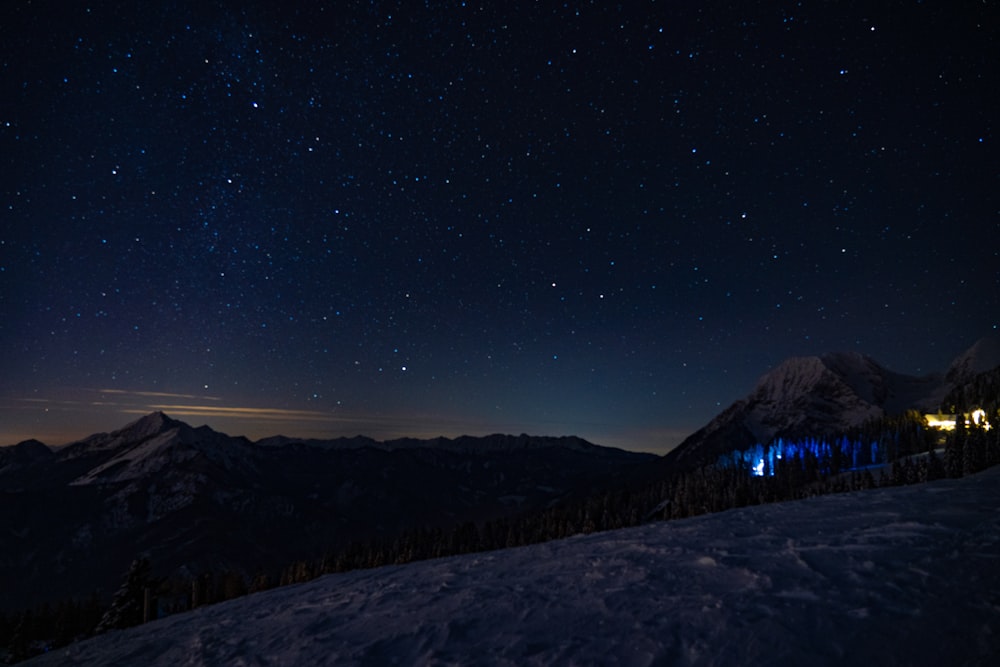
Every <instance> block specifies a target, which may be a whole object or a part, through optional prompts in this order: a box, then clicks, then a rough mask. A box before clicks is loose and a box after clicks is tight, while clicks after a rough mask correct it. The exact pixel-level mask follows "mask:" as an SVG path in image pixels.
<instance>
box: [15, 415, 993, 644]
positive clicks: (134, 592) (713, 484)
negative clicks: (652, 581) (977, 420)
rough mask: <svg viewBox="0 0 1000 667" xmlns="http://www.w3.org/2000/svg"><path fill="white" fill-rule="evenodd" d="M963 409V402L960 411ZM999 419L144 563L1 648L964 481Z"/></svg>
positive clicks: (828, 443)
mask: <svg viewBox="0 0 1000 667" xmlns="http://www.w3.org/2000/svg"><path fill="white" fill-rule="evenodd" d="M956 400H957V401H963V400H967V399H966V398H964V397H962V396H958V397H957V399H956ZM960 405H961V404H959V403H955V407H956V411H957V412H958V414H959V415H961V414H962V412H960V411H958V407H959V406H960ZM995 406H996V403H995V402H994V403H993V404H992V405H990V407H991V411H990V412H989V413H988V414H990V415H993V416H994V422H996V421H1000V420H997V419H996V418H995V417H996V415H997V411H996V407H995ZM962 407H968V403H966V404H965V405H963V406H962ZM993 426H994V428H989V429H987V428H986V424H969V425H966V424H965V420H964V419H961V418H960V419H958V420H957V422H956V428H955V430H954V431H951V432H941V431H937V430H934V429H929V428H927V427H926V423H925V421H924V419H923V417H922V415H919V414H918V413H916V412H908V413H905V414H903V415H899V416H894V417H886V418H882V419H878V420H874V421H872V422H869V423H867V424H865V425H864V426H862V427H859V428H857V429H852V430H851V431H850V432H847V433H843V434H838V435H837V436H834V437H828V438H810V439H803V440H800V441H794V440H780V441H778V440H776V441H774V442H772V443H768V445H767V446H760V445H758V446H756V447H754V448H750V449H747V450H741V451H739V452H733V453H731V454H730V455H727V456H724V457H721V458H720V460H719V461H718V462H717V463H716V464H713V465H710V466H706V467H703V468H701V469H698V470H694V471H691V472H686V473H683V474H672V475H669V476H667V477H664V478H662V479H658V480H655V481H653V482H648V483H644V484H632V485H624V486H621V487H618V488H613V489H610V490H606V491H603V492H601V493H597V494H594V495H591V496H589V497H587V498H584V499H582V500H575V501H568V502H564V503H562V504H559V505H556V506H554V507H551V508H549V509H547V510H544V511H541V512H534V513H530V514H524V515H520V516H512V517H509V518H501V519H495V520H490V521H481V522H465V523H462V524H459V525H457V526H454V527H453V528H451V529H444V528H438V527H435V528H428V527H415V528H412V529H410V530H408V531H406V532H404V533H401V534H399V535H395V536H393V537H388V538H384V539H375V540H365V541H356V542H352V543H349V544H347V545H346V546H344V547H342V548H339V549H336V550H333V551H330V552H328V553H325V554H323V555H322V556H319V557H316V558H307V559H301V560H298V561H295V562H293V563H290V564H288V565H287V566H286V567H285V568H283V569H282V570H281V571H280V572H273V573H268V572H264V571H260V572H256V573H246V572H241V571H221V572H216V573H211V572H208V573H203V574H201V575H199V576H196V577H192V578H183V577H174V578H170V579H158V578H155V577H154V576H153V575H152V571H153V566H152V564H151V563H150V562H149V560H148V559H145V558H137V559H136V560H135V561H134V562H133V563H132V566H131V567H130V568H129V571H128V572H127V573H126V575H125V577H124V580H123V583H122V587H121V588H120V589H119V591H118V592H117V593H116V594H115V596H114V599H113V600H112V601H111V604H110V606H108V605H106V603H105V604H102V602H101V601H100V600H99V599H97V596H96V595H94V596H92V597H91V598H88V599H87V600H82V601H77V600H67V601H63V602H59V603H56V604H45V605H40V606H39V607H37V608H35V609H32V610H29V611H25V612H21V613H19V614H7V615H4V614H0V647H4V646H5V647H6V652H7V655H6V660H7V662H16V661H18V660H21V659H24V658H26V657H30V656H31V655H34V654H36V653H38V652H40V651H42V650H47V649H50V648H56V647H59V646H63V645H66V644H68V643H70V642H72V641H75V640H78V639H82V638H85V637H87V636H90V635H92V634H97V633H100V632H106V631H108V630H111V629H118V628H125V627H131V626H133V625H138V624H140V623H143V622H145V621H148V620H152V619H155V618H159V617H161V616H165V615H169V614H172V613H178V612H181V611H187V610H189V609H193V608H195V607H198V606H202V605H205V604H214V603H216V602H222V601H225V600H229V599H233V598H236V597H240V596H243V595H246V594H248V593H254V592H257V591H262V590H267V589H269V588H273V587H275V586H281V585H288V584H293V583H301V582H305V581H309V580H311V579H314V578H316V577H319V576H323V575H326V574H332V573H338V572H346V571H350V570H355V569H362V568H374V567H382V566H386V565H397V564H403V563H410V562H413V561H418V560H425V559H430V558H440V557H444V556H452V555H459V554H466V553H472V552H482V551H492V550H496V549H504V548H510V547H518V546H525V545H529V544H536V543H539V542H545V541H548V540H554V539H560V538H565V537H570V536H573V535H578V534H584V533H592V532H597V531H604V530H614V529H618V528H626V527H630V526H637V525H639V524H642V523H645V522H648V521H656V520H674V519H682V518H687V517H691V516H696V515H700V514H707V513H711V512H720V511H724V510H728V509H733V508H738V507H746V506H750V505H759V504H764V503H772V502H782V501H786V500H796V499H801V498H806V497H810V496H817V495H823V494H828V493H841V492H846V491H856V490H862V489H872V488H878V487H888V486H899V485H906V484H917V483H922V482H927V481H933V480H935V479H941V478H945V477H950V478H957V477H962V476H964V475H969V474H973V473H976V472H979V471H981V470H983V469H985V468H988V467H991V466H994V465H997V464H1000V424H996V423H994V425H993ZM775 452H781V456H780V457H779V456H776V455H775ZM873 452H874V454H873ZM761 459H764V461H765V464H764V466H763V467H760V460H761ZM762 473H763V474H762Z"/></svg>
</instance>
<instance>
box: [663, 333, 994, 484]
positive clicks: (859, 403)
mask: <svg viewBox="0 0 1000 667" xmlns="http://www.w3.org/2000/svg"><path fill="white" fill-rule="evenodd" d="M997 365H1000V341H998V340H997V339H988V338H987V339H982V340H980V341H978V342H977V343H976V344H975V345H973V346H972V347H971V348H969V350H967V351H966V352H964V353H963V354H961V355H960V356H959V357H958V358H957V359H956V360H955V361H954V362H953V363H952V364H951V365H950V366H949V369H948V371H947V372H946V373H945V374H944V375H940V374H934V375H928V376H924V377H913V376H908V375H903V374H900V373H894V372H892V371H890V370H888V369H886V368H885V367H883V366H881V365H880V364H879V363H878V362H877V361H875V360H874V359H872V358H871V357H868V356H865V355H863V354H859V353H856V352H841V353H834V354H826V355H823V356H812V357H794V358H791V359H787V360H786V361H784V362H782V363H781V364H779V365H778V366H777V367H776V368H774V369H773V370H771V371H770V372H768V373H767V374H765V375H764V376H763V377H761V379H760V380H759V381H758V382H757V385H756V386H755V387H754V389H753V391H751V392H750V394H749V395H748V396H747V397H746V398H743V399H740V400H738V401H736V402H735V403H733V404H732V405H730V406H729V407H728V408H726V409H725V410H724V411H723V412H722V413H721V414H719V415H718V416H717V417H715V418H714V419H713V420H712V421H711V422H709V423H708V424H707V425H705V426H704V427H703V428H701V429H699V430H698V431H697V432H695V433H694V434H692V435H691V436H689V437H688V438H687V439H686V440H684V442H682V443H681V444H680V445H678V446H677V447H676V448H675V449H673V450H672V451H671V452H669V453H668V454H667V455H666V456H665V457H664V459H663V463H662V466H663V467H666V468H669V469H671V470H690V469H692V468H696V467H699V466H702V465H707V464H710V463H714V462H715V461H716V460H717V459H718V457H719V456H720V455H722V454H726V453H728V452H731V451H733V450H738V449H746V448H747V447H751V446H753V445H755V444H757V443H761V444H767V443H769V442H771V441H772V440H773V439H774V438H778V437H781V438H785V439H795V438H802V437H807V436H810V437H818V436H823V435H827V434H836V433H842V432H844V431H846V430H849V429H851V428H853V427H856V426H860V425H862V424H864V423H865V422H867V421H869V420H871V419H875V418H878V417H882V416H885V415H893V414H899V413H902V412H904V411H906V410H908V409H919V410H927V411H933V410H937V409H938V407H939V406H940V405H941V403H942V402H943V400H944V398H945V396H946V395H948V393H949V392H950V391H952V390H954V389H955V387H956V386H959V385H961V384H963V383H965V382H969V381H971V379H972V378H973V377H974V376H975V375H976V374H977V373H980V372H982V371H985V370H988V369H991V368H995V367H996V366H997Z"/></svg>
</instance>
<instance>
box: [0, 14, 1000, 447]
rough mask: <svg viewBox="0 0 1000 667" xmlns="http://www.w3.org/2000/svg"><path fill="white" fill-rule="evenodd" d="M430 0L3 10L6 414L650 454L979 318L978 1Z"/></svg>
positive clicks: (12, 435) (985, 185)
mask: <svg viewBox="0 0 1000 667" xmlns="http://www.w3.org/2000/svg"><path fill="white" fill-rule="evenodd" d="M428 4H429V5H430V7H429V8H425V7H422V6H419V5H418V4H417V3H398V4H397V3H378V2H376V3H362V2H355V3H333V4H331V6H329V7H327V8H326V9H321V8H318V7H316V6H314V4H313V3H301V6H298V5H297V4H296V3H281V7H280V8H279V7H278V6H277V5H278V3H252V2H251V3H232V4H231V5H230V6H226V5H225V4H220V3H217V2H199V3H190V4H186V3H172V2H167V3H149V6H146V4H145V3H139V4H136V3H120V4H116V3H112V2H100V1H98V2H94V3H90V4H89V5H88V4H84V3H72V6H68V7H67V6H66V3H51V6H49V5H47V3H37V2H33V3H27V2H23V1H18V0H15V2H13V3H7V5H5V8H4V9H3V10H0V17H2V18H0V85H2V89H0V169H2V172H0V173H2V188H0V189H2V202H0V203H2V208H0V220H2V222H0V442H2V443H13V442H16V441H17V440H19V439H23V438H26V437H29V436H34V437H39V438H41V439H43V440H45V441H46V442H50V443H53V444H56V443H59V442H66V441H69V440H72V439H75V438H78V437H82V436H84V435H87V434H89V433H91V432H93V431H98V430H111V429H113V428H116V427H118V426H120V425H122V424H123V423H125V422H126V421H130V420H131V419H133V418H134V415H135V413H137V412H148V411H149V410H151V409H156V408H159V409H164V410H165V411H166V412H167V413H168V414H171V415H172V416H175V417H178V418H181V419H185V420H186V421H190V422H193V423H196V424H200V423H208V424H210V425H212V426H213V427H215V428H218V429H220V430H225V431H227V432H230V433H233V434H238V433H243V434H247V435H250V436H251V437H259V436H263V435H268V434H273V433H277V432H282V433H286V434H292V435H310V436H334V435H353V434H355V433H359V432H361V433H365V434H368V435H372V436H375V437H387V436H396V435H416V436H425V435H427V436H430V435H438V434H445V435H458V434H461V433H472V434H479V433H488V432H494V431H504V432H514V433H520V432H530V433H539V434H543V433H544V434H571V433H572V434H578V435H580V436H583V437H586V438H588V439H591V440H593V441H596V442H598V443H601V444H611V445H618V446H624V447H630V448H642V449H652V450H658V451H663V450H665V449H666V448H668V447H670V446H672V445H674V444H676V443H677V442H679V440H680V439H681V438H682V437H683V436H685V435H687V434H688V433H690V432H691V431H693V430H695V429H696V428H698V427H700V426H701V425H703V424H704V423H705V422H707V421H708V420H709V419H710V418H711V417H712V416H714V415H715V414H716V413H717V412H719V411H720V410H721V409H722V408H724V407H725V406H726V405H728V404H729V403H730V402H731V401H733V400H735V399H736V398H738V397H741V396H742V395H744V394H745V393H746V392H747V391H749V389H750V388H751V387H752V385H753V383H754V382H755V380H756V379H757V378H758V377H759V376H760V375H761V374H762V373H764V372H765V371H766V370H768V369H769V368H770V367H773V366H774V365H776V364H777V363H779V362H780V361H781V360H782V359H784V358H786V357H788V356H792V355H801V354H819V353H823V352H828V351H834V350H858V351H861V352H864V353H867V354H870V355H872V356H874V357H875V358H876V359H878V360H879V361H880V362H882V363H883V364H885V365H887V366H888V367H890V368H892V369H893V370H897V371H900V372H905V373H926V372H930V371H934V370H942V369H943V368H944V367H945V366H946V365H947V363H948V362H949V361H950V360H951V359H952V357H954V356H955V355H957V354H958V353H960V352H961V351H962V350H964V349H965V348H966V347H968V346H969V345H971V344H972V343H973V342H974V341H975V340H976V339H977V338H979V337H981V336H984V335H987V334H991V333H995V331H996V329H997V328H998V326H1000V314H998V313H1000V303H998V302H1000V296H998V295H1000V259H998V248H1000V243H998V242H997V232H998V228H1000V214H998V212H1000V178H998V174H1000V169H998V159H997V158H998V151H997V127H996V122H997V121H996V119H997V118H998V105H997V92H996V91H997V90H1000V76H998V74H997V67H996V64H997V63H996V44H997V43H1000V41H998V37H1000V35H998V29H997V26H998V21H997V15H996V12H995V11H991V5H990V4H988V3H939V2H923V3H922V2H886V3H877V4H878V6H877V7H874V8H873V7H872V3H868V2H842V3H811V2H798V3H796V2H758V3H722V2H707V3H664V2H648V3H638V2H637V3H627V5H626V6H623V7H619V6H617V5H614V4H612V3H604V2H594V3H586V2H569V3H547V2H542V3H528V2H520V3H471V2H470V3H428ZM488 5H496V7H490V6H488Z"/></svg>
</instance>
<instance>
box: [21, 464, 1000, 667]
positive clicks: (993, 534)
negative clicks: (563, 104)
mask: <svg viewBox="0 0 1000 667" xmlns="http://www.w3.org/2000/svg"><path fill="white" fill-rule="evenodd" d="M997 655H1000V468H994V469H992V470H988V471H986V472H984V473H981V474H979V475H977V476H974V477H968V478H965V479H961V480H943V481H940V482H935V483H931V484H926V485H921V486H912V487H903V488H895V489H884V490H876V491H868V492H861V493H854V494H845V495H837V496H826V497H821V498H814V499H810V500H806V501H800V502H796V503H785V504H778V505H769V506H763V507H755V508H746V509H742V510H734V511H730V512H725V513H722V514H717V515H712V516H704V517H698V518H695V519H689V520H685V521H675V522H670V523H658V524H651V525H646V526H642V527H639V528H634V529H628V530H622V531H615V532H608V533H602V534H593V535H589V536H581V537H576V538H571V539H568V540H562V541H558V542H550V543H547V544H541V545H536V546H532V547H526V548H520V549H510V550H506V551H499V552H492V553H484V554H472V555H468V556H461V557H454V558H445V559H439V560H434V561H426V562H423V563H415V564H411V565H406V566H395V567H387V568H381V569H377V570H367V571H358V572H351V573H346V574H340V575H331V576H327V577H324V578H322V579H319V580H316V581H314V582H311V583H308V584H303V585H299V586H294V587H288V588H282V589H276V590H273V591H269V592H266V593H261V594H257V595H254V596H250V597H248V598H243V599H240V600H234V601H232V602H230V603H226V604H221V605H217V606H214V607H205V608H202V609H200V610H198V611H196V612H193V613H190V614H185V615H178V616H174V617H170V618H166V619H162V620H160V621H157V622H155V623H151V624H149V625H146V626H141V627H139V628H134V629H132V630H130V631H125V632H118V633H113V634H109V635H105V636H102V637H98V638H96V639H93V640H91V641H88V642H85V643H81V644H78V645H74V646H70V647H68V648H66V649H62V650H60V651H58V652H56V653H54V654H50V655H48V656H43V657H41V658H38V659H36V660H35V661H33V662H30V663H28V664H31V665H74V664H77V665H82V664H86V665H139V664H142V665H306V664H308V665H367V664H372V665H375V664H378V665H386V664H402V665H415V664H421V665H445V664H462V665H470V664H499V665H554V664H560V665H562V664H587V665H590V664H602V665H616V664H617V665H653V664H666V665H768V664H774V665H843V664H856V665H875V664H878V665H944V664H949V665H960V664H965V665H987V664H995V662H993V661H994V660H995V659H996V656H997Z"/></svg>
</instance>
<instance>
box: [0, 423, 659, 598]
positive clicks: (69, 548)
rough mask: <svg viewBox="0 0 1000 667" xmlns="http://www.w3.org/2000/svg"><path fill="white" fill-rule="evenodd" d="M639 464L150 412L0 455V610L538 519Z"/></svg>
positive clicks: (504, 445) (515, 439)
mask: <svg viewBox="0 0 1000 667" xmlns="http://www.w3.org/2000/svg"><path fill="white" fill-rule="evenodd" d="M653 459H655V457H653V456H651V455H648V454H637V453H633V452H625V451H623V450H619V449H612V448H607V447H599V446H597V445H593V444H591V443H588V442H586V441H584V440H581V439H579V438H572V437H567V438H548V437H533V436H527V435H521V436H504V435H493V436H488V437H485V438H473V437H463V438H457V439H454V440H448V439H444V438H441V439H435V440H426V441H421V440H412V439H407V440H397V441H392V442H389V443H380V442H377V441H374V440H370V439H367V438H353V439H343V440H334V441H301V440H296V439H294V438H283V437H276V438H268V439H266V440H262V441H260V442H256V443H255V442H251V441H250V440H247V439H246V438H242V437H230V436H228V435H225V434H223V433H218V432H216V431H213V430H212V429H211V428H209V427H207V426H201V427H198V428H195V427H192V426H190V425H188V424H186V423H184V422H181V421H178V420H175V419H171V418H170V417H168V416H167V415H165V414H163V413H161V412H156V413H152V414H150V415H147V416H145V417H142V418H141V419H138V420H137V421H134V422H132V423H130V424H128V425H126V426H125V427H123V428H121V429H119V430H117V431H113V432H111V433H102V434H96V435H92V436H90V437H88V438H85V439H83V440H80V441H78V442H75V443H73V444H70V445H67V446H65V447H61V448H59V449H58V450H54V451H53V450H50V449H49V448H48V447H45V446H44V445H42V444H41V443H38V442H34V441H28V442H26V443H21V444H19V445H16V446H14V447H7V448H0V542H2V544H3V550H2V551H3V554H2V556H0V590H2V591H3V592H4V594H3V595H2V596H0V609H3V608H6V609H19V608H23V607H25V606H28V605H32V604H35V603H38V602H40V601H43V600H54V599H57V598H61V597H66V596H69V595H76V596H85V595H89V594H90V593H91V592H92V591H94V590H95V589H100V590H101V591H103V593H104V594H105V595H109V594H110V593H112V592H114V590H115V589H116V588H117V586H118V584H119V583H120V580H121V577H122V574H123V573H124V572H125V570H126V569H127V568H128V564H129V562H130V561H131V560H132V559H133V558H135V557H136V556H138V555H146V556H148V557H149V558H150V560H151V562H152V563H153V566H154V569H155V571H156V574H157V575H164V576H165V575H172V574H197V573H199V572H205V571H210V570H211V571H216V572H218V571H220V570H223V569H235V570H241V571H244V572H246V573H247V574H249V575H253V574H254V573H256V572H258V571H262V570H263V571H271V572H274V571H276V570H277V569H280V568H281V567H284V566H286V565H288V564H290V563H291V562H292V561H293V560H297V559H302V558H313V557H316V556H318V555H320V554H321V553H322V552H323V551H325V550H327V549H330V548H334V547H337V546H342V545H344V544H345V543H347V542H349V541H352V540H364V539H369V538H373V537H392V536H394V535H397V534H399V533H401V532H402V531H405V530H407V529H414V528H425V527H429V528H433V527H441V528H447V527H450V526H453V525H456V524H458V523H460V522H463V521H470V520H488V519H493V518H499V517H502V516H510V515H512V514H515V513H520V512H525V511H532V510H537V509H541V508H544V507H547V506H549V505H550V504H552V503H554V502H557V501H558V500H560V499H562V498H566V497H568V496H571V495H578V494H583V493H585V492H586V491H587V490H589V489H592V488H595V487H598V486H600V485H603V484H609V483H611V481H612V480H614V479H616V477H617V476H619V475H624V474H625V473H626V472H627V471H629V470H631V469H632V468H633V467H635V466H637V465H640V464H643V463H648V462H649V461H651V460H653Z"/></svg>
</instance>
